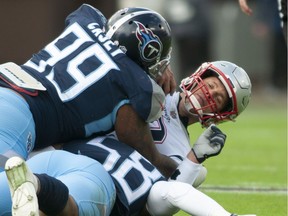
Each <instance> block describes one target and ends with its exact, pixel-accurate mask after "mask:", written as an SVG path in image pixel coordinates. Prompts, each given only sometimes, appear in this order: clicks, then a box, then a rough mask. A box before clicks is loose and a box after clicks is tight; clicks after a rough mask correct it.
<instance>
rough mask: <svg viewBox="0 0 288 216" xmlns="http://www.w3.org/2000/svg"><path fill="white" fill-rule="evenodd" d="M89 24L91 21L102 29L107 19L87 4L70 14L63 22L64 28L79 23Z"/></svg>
mask: <svg viewBox="0 0 288 216" xmlns="http://www.w3.org/2000/svg"><path fill="white" fill-rule="evenodd" d="M79 20H81V23H83V24H85V23H87V24H88V23H91V20H93V21H94V22H96V23H98V24H99V26H100V28H104V26H105V24H106V22H107V19H106V17H105V16H104V15H103V14H102V13H101V11H99V10H98V9H96V8H94V7H92V6H91V5H89V4H83V5H81V6H80V7H79V8H78V9H77V10H75V11H74V12H72V13H71V14H70V15H69V16H68V17H67V18H66V20H65V26H69V25H70V24H71V23H74V22H79Z"/></svg>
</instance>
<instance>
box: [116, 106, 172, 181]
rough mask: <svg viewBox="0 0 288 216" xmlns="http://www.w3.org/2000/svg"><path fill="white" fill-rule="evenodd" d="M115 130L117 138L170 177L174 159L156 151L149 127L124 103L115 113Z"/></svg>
mask: <svg viewBox="0 0 288 216" xmlns="http://www.w3.org/2000/svg"><path fill="white" fill-rule="evenodd" d="M115 131H116V134H117V137H118V139H119V140H120V141H121V142H123V143H126V144H128V145H129V146H131V147H132V148H134V149H136V150H137V151H138V152H139V153H140V154H141V155H143V156H144V157H145V158H146V159H148V160H149V161H150V162H151V163H152V164H153V165H154V166H155V167H157V168H158V170H159V171H160V172H161V173H162V174H163V175H164V176H166V177H170V176H171V174H172V173H173V172H174V171H175V169H176V167H177V164H176V162H175V161H174V160H172V159H171V158H169V157H167V156H166V155H162V154H160V153H159V152H158V150H157V148H156V146H155V144H154V141H153V138H152V135H151V131H150V128H149V125H148V124H147V123H146V122H145V121H144V120H143V119H141V118H140V117H139V116H138V114H137V113H136V112H135V111H134V109H133V108H132V106H130V105H124V106H122V107H121V108H120V109H119V110H118V113H117V119H116V123H115Z"/></svg>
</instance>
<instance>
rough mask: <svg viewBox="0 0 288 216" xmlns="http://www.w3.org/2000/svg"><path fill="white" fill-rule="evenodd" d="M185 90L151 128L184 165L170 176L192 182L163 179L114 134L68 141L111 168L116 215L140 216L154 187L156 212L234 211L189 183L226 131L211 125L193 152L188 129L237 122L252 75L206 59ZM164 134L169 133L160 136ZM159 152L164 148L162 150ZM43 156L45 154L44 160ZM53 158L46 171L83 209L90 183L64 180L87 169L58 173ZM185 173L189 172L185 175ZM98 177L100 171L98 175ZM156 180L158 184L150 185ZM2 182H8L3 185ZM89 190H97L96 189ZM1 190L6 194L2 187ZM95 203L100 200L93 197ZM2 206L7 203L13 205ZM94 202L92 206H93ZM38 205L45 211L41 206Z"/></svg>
mask: <svg viewBox="0 0 288 216" xmlns="http://www.w3.org/2000/svg"><path fill="white" fill-rule="evenodd" d="M214 78H216V79H214ZM181 88H182V90H183V92H181V93H175V94H174V95H173V96H172V97H170V96H166V97H167V98H168V99H167V103H166V107H165V112H164V113H163V116H162V117H163V118H161V120H159V121H158V122H157V123H156V122H155V123H153V124H151V125H150V126H151V130H152V131H153V130H154V131H157V132H158V138H159V137H162V139H161V140H162V145H163V148H162V151H163V153H164V151H165V150H166V153H167V155H169V156H170V157H173V158H174V159H177V162H179V163H180V166H179V167H180V168H179V170H177V172H175V175H174V176H173V177H172V179H176V180H178V181H183V180H184V181H185V182H189V184H184V183H179V182H174V181H170V182H164V181H160V180H164V178H163V176H161V175H160V173H159V171H157V170H156V169H155V167H153V166H152V165H151V164H150V163H148V161H147V160H146V159H145V158H143V156H141V155H139V153H137V152H136V151H135V150H133V149H131V148H129V147H128V146H127V145H124V144H123V143H121V142H119V141H117V140H116V139H115V136H113V135H111V136H109V137H104V138H103V137H102V138H101V137H100V138H95V139H93V140H90V141H88V142H87V141H85V140H84V141H79V140H78V141H75V142H74V143H70V144H69V145H64V149H65V150H68V151H71V152H73V153H76V154H82V155H86V156H88V157H91V158H93V159H95V160H97V161H99V162H100V163H102V164H103V166H104V168H105V169H106V170H107V171H108V172H109V174H110V175H111V177H112V179H113V181H114V184H115V186H116V191H117V198H116V203H115V205H114V208H113V210H112V214H114V215H136V214H139V213H140V212H141V210H142V209H143V207H144V206H145V203H146V200H147V196H148V194H149V190H150V188H151V187H152V189H151V192H150V195H149V197H148V205H147V207H148V210H149V212H150V213H151V214H152V215H171V214H173V213H175V212H177V211H178V210H179V209H183V210H184V211H186V212H188V213H190V214H193V215H203V214H210V213H211V212H213V214H214V215H223V216H224V215H230V213H228V212H227V211H226V210H224V209H223V208H222V207H221V206H220V205H219V204H218V203H216V202H215V201H213V200H211V199H210V198H209V197H207V196H206V195H204V194H202V193H201V192H199V191H197V190H195V189H193V188H192V187H191V183H193V181H194V180H195V178H196V177H197V175H198V173H199V170H200V169H199V168H200V166H199V163H200V162H203V161H204V160H205V159H206V158H208V157H210V156H214V155H217V154H219V153H220V151H221V149H222V147H223V145H224V142H225V135H224V134H223V133H222V132H221V131H220V130H219V129H217V128H216V127H215V126H214V125H211V126H209V127H208V129H207V130H205V131H204V133H203V134H202V135H201V136H200V137H199V139H198V140H197V141H196V143H195V144H194V146H193V148H192V151H191V152H190V144H189V137H188V134H187V131H186V128H187V125H188V124H189V125H190V124H192V123H196V122H198V121H200V122H201V123H202V124H203V125H206V126H207V125H208V124H212V123H220V122H223V121H225V120H235V118H236V117H237V116H238V115H239V114H240V113H241V112H242V111H243V110H244V109H245V108H246V106H247V104H248V101H249V98H250V93H251V83H250V80H249V77H248V76H247V74H246V72H245V71H244V70H243V69H241V68H239V67H238V66H237V65H234V64H232V63H230V62H224V61H220V62H212V63H205V64H203V65H202V66H201V67H200V68H199V69H198V70H197V71H196V73H194V74H193V75H192V76H191V77H189V78H186V79H184V80H183V81H182V82H181ZM192 95H194V96H192ZM169 98H170V99H169ZM197 101H199V102H197ZM155 125H158V127H155ZM159 125H161V127H160V126H159ZM153 134H155V133H153ZM160 134H164V135H165V136H159V135H160ZM155 136H156V134H155ZM155 136H154V137H155ZM155 140H156V139H155ZM162 145H161V146H162ZM166 148H167V149H168V150H167V149H166ZM173 149H174V150H173ZM178 149H179V150H178ZM159 150H160V151H161V148H159ZM168 152H170V153H168ZM172 153H174V154H172ZM187 154H188V155H190V156H193V157H187V159H186V158H185V157H186V155H187ZM60 155H61V154H60ZM43 157H44V156H41V158H43ZM49 157H50V156H49ZM69 157H71V159H66V160H67V161H68V162H69V161H73V156H69ZM41 158H38V159H33V158H32V160H31V161H29V162H28V164H29V165H30V166H31V167H32V170H33V171H34V172H38V173H39V172H40V173H41V172H43V166H41V165H40V166H39V164H42V163H41V162H40V161H41ZM44 158H45V157H44ZM188 158H189V159H191V161H189V159H188ZM37 160H38V161H37ZM54 160H56V159H51V160H50V163H51V165H49V168H47V169H44V170H45V172H47V173H48V174H49V175H52V176H54V177H57V178H59V179H60V180H61V179H62V181H63V182H65V184H67V185H68V187H69V190H70V188H71V190H70V195H71V196H72V197H76V198H74V199H71V200H72V201H73V200H74V201H75V202H76V203H77V204H75V203H74V206H78V208H79V212H80V213H81V211H82V210H83V209H85V208H82V205H83V203H81V200H80V201H79V199H77V197H81V196H79V195H77V194H82V195H83V194H84V195H88V194H87V192H86V193H85V191H87V190H86V188H87V187H88V188H89V184H87V185H86V184H85V183H84V182H85V181H84V180H83V181H81V182H83V187H81V188H80V189H78V191H77V187H78V182H79V180H77V177H75V178H71V179H70V180H69V179H68V177H66V178H64V177H63V176H66V175H67V176H69V175H70V174H73V172H76V173H80V175H81V172H82V171H83V168H80V170H78V171H77V169H79V166H78V165H77V166H75V168H74V169H73V170H72V171H71V169H69V168H67V169H66V172H63V171H62V168H63V166H61V170H60V171H59V172H58V171H56V170H57V169H58V168H57V165H53V164H54V163H55V162H53V161H54ZM32 161H34V162H32ZM56 161H58V160H56ZM181 161H183V162H181ZM73 164H74V162H73ZM183 164H184V165H183ZM67 166H68V164H67ZM190 166H191V167H192V169H191V168H190ZM193 166H194V168H193ZM64 167H65V166H64ZM80 167H83V166H80ZM84 167H86V166H84ZM184 168H185V169H184ZM50 169H52V170H50ZM8 170H9V169H8ZM12 170H13V169H12ZM16 170H17V169H16ZM64 170H65V169H64ZM193 170H194V172H193ZM186 171H188V173H186V174H185V172H186ZM182 172H183V173H182ZM56 173H57V174H56ZM179 173H180V175H179ZM97 175H99V173H96V176H97ZM8 176H9V174H8ZM75 176H77V175H75ZM12 179H13V178H12ZM63 179H64V180H63ZM172 179H170V180H172ZM42 181H43V180H42ZM66 181H68V183H66ZM75 181H76V182H75ZM158 181H159V182H158ZM156 182H157V183H156ZM173 182H174V183H173ZM155 183H156V184H155ZM41 184H43V182H41ZM44 184H45V183H44ZM153 184H155V185H154V186H152V185H153ZM2 185H5V183H3V184H2ZM75 187H76V190H75ZM171 188H173V189H171ZM82 189H83V190H82ZM14 190H17V188H14V189H12V191H14ZM88 191H91V192H93V190H92V189H91V190H88ZM1 193H2V194H4V192H3V191H2V192H1ZM74 193H76V194H74ZM6 194H7V193H6ZM50 194H53V192H50ZM66 194H67V196H66V197H68V191H66ZM38 197H39V195H38ZM40 197H41V196H40ZM86 200H88V199H86ZM192 200H193V201H192ZM4 203H5V202H4ZM13 203H14V202H13ZM16 203H17V202H16ZM28 203H29V202H28ZM47 203H49V202H47ZM91 203H97V202H95V200H94V201H93V199H92V201H91ZM10 205H11V204H10ZM4 206H9V204H5V205H4ZM91 206H93V205H92V204H91ZM75 208H76V207H74V208H72V209H75ZM34 209H35V208H34ZM40 209H41V210H42V208H40ZM92 209H93V208H92ZM85 211H88V212H89V208H88V209H85ZM91 211H93V210H91ZM83 214H84V213H83Z"/></svg>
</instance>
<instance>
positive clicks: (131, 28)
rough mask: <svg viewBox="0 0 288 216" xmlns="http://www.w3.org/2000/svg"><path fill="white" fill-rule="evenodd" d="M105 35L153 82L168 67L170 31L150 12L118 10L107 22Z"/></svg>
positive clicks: (157, 15) (130, 9) (133, 8)
mask: <svg viewBox="0 0 288 216" xmlns="http://www.w3.org/2000/svg"><path fill="white" fill-rule="evenodd" d="M105 32H106V35H107V37H109V38H110V39H111V40H112V41H113V42H114V43H115V44H116V45H118V46H119V48H120V49H121V50H122V51H123V52H124V53H126V55H127V56H128V57H129V58H131V59H132V60H133V61H134V62H136V63H137V64H138V65H140V67H142V68H143V69H144V70H145V71H146V72H147V73H148V74H149V75H150V76H151V77H152V78H153V79H156V77H157V76H158V75H161V74H162V72H163V71H164V70H165V68H166V67H167V66H168V65H169V63H170V53H171V29H170V26H169V24H168V23H167V21H166V20H165V19H164V18H163V17H162V16H161V15H160V14H158V13H157V12H155V11H153V10H150V9H148V8H141V7H132V8H124V9H121V10H119V11H117V12H116V13H115V14H114V15H112V16H111V18H110V19H109V20H108V21H107V24H106V26H105Z"/></svg>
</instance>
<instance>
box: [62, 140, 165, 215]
mask: <svg viewBox="0 0 288 216" xmlns="http://www.w3.org/2000/svg"><path fill="white" fill-rule="evenodd" d="M64 150H67V151H70V152H72V153H75V154H81V155H86V156H88V157H91V158H93V159H95V160H97V161H99V162H100V163H101V164H103V166H104V168H105V169H106V170H107V171H108V172H109V174H110V175H111V176H112V178H113V181H114V184H115V187H116V193H117V197H116V203H115V205H114V208H113V211H112V215H115V216H116V215H117V216H119V215H139V213H140V211H141V210H142V209H143V208H144V207H145V204H146V200H147V196H148V194H149V191H150V188H151V187H152V185H153V183H155V182H156V181H158V180H164V178H163V177H162V175H161V174H160V172H159V171H158V170H157V169H156V168H155V167H154V166H153V165H152V164H151V163H150V162H148V161H147V160H146V159H145V158H144V157H143V156H141V155H140V154H139V153H138V152H137V151H135V150H134V149H133V148H131V147H129V146H128V145H126V144H123V143H121V142H119V141H118V140H116V139H113V138H109V137H108V138H95V139H93V140H90V141H88V142H87V141H75V142H71V143H69V144H67V145H64Z"/></svg>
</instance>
